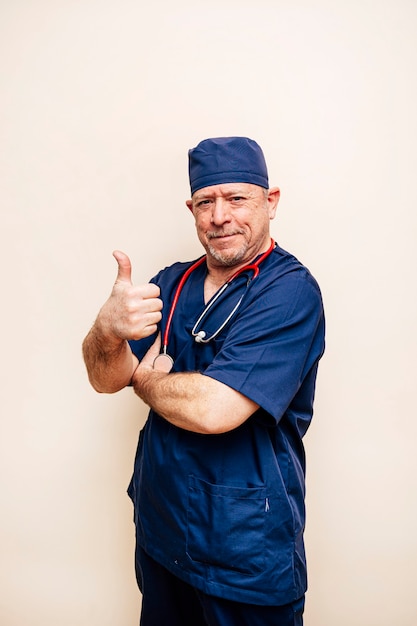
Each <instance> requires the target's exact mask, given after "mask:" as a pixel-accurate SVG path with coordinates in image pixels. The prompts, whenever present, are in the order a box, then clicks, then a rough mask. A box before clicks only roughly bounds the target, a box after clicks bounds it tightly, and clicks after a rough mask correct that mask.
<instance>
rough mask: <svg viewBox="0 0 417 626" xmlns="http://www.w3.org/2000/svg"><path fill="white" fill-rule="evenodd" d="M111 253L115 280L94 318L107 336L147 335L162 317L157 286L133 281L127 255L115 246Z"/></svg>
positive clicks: (154, 329) (140, 336) (131, 337)
mask: <svg viewBox="0 0 417 626" xmlns="http://www.w3.org/2000/svg"><path fill="white" fill-rule="evenodd" d="M113 256H114V258H115V259H116V261H117V265H118V271H117V277H116V282H115V283H114V286H113V290H112V292H111V295H110V297H109V299H108V300H107V302H106V303H105V304H104V305H103V307H102V309H101V310H100V313H99V316H98V320H97V321H98V322H99V324H100V326H101V329H102V331H103V332H104V334H105V335H108V336H113V337H117V338H119V339H127V340H129V339H143V337H149V336H150V335H152V334H153V333H155V332H156V330H157V324H158V322H159V321H160V320H161V317H162V314H161V309H162V300H161V299H160V298H159V295H160V290H159V287H158V286H157V285H154V284H153V283H147V284H145V285H139V286H135V285H133V283H132V265H131V263H130V259H129V257H128V256H127V255H126V254H125V253H124V252H120V251H119V250H115V251H114V252H113Z"/></svg>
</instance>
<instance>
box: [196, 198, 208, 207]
mask: <svg viewBox="0 0 417 626" xmlns="http://www.w3.org/2000/svg"><path fill="white" fill-rule="evenodd" d="M210 202H211V201H210V199H209V198H205V199H204V200H199V201H198V202H197V208H200V207H204V206H208V205H209V204H210Z"/></svg>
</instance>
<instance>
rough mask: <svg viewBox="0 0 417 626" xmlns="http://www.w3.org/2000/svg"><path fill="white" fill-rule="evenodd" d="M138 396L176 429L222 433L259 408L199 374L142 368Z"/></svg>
mask: <svg viewBox="0 0 417 626" xmlns="http://www.w3.org/2000/svg"><path fill="white" fill-rule="evenodd" d="M132 382H133V388H134V390H135V393H136V394H137V395H138V396H139V397H140V398H141V399H142V400H143V401H144V402H146V404H148V405H149V406H150V407H151V408H152V409H154V411H156V412H157V413H158V414H159V415H161V416H162V417H163V418H165V419H166V420H167V421H169V422H170V423H171V424H173V425H174V426H178V427H179V428H183V429H185V430H190V431H193V432H196V433H201V434H219V433H223V432H227V431H229V430H233V429H234V428H237V427H238V426H239V425H240V424H242V423H243V422H244V421H245V420H246V419H247V418H248V417H249V416H250V415H252V413H254V412H255V411H256V409H257V408H258V406H257V405H256V404H255V403H254V402H252V401H251V400H249V399H248V398H246V397H245V396H242V395H241V394H240V393H238V392H237V391H235V390H233V389H231V388H230V387H227V386H226V385H224V384H223V383H220V382H219V381H217V380H214V379H212V378H210V377H208V376H204V375H203V374H199V373H198V372H185V373H174V374H166V373H164V372H158V371H155V370H153V369H152V368H151V367H143V366H142V365H140V366H139V367H138V368H137V370H136V372H135V374H134V376H133V379H132Z"/></svg>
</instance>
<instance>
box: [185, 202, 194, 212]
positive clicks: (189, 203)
mask: <svg viewBox="0 0 417 626" xmlns="http://www.w3.org/2000/svg"><path fill="white" fill-rule="evenodd" d="M185 204H186V205H187V207H188V208H189V209H190V211H191V213H192V212H193V201H192V200H186V201H185Z"/></svg>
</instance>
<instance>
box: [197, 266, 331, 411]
mask: <svg viewBox="0 0 417 626" xmlns="http://www.w3.org/2000/svg"><path fill="white" fill-rule="evenodd" d="M323 350H324V313H323V306H322V300H321V294H320V290H319V288H318V285H317V283H316V281H315V280H314V278H313V277H312V276H311V275H310V274H309V272H308V270H306V269H305V268H300V269H298V270H296V271H292V272H289V273H287V274H285V275H284V276H281V277H280V278H279V279H278V280H276V281H275V282H271V283H270V284H269V285H268V286H267V287H265V288H264V289H262V290H261V291H260V292H259V294H257V295H256V298H253V299H252V301H251V302H250V303H249V305H248V306H246V307H245V309H244V310H243V311H241V313H240V314H239V316H238V317H237V319H236V320H235V322H234V323H233V325H232V327H231V329H230V331H229V333H228V335H227V337H226V339H225V341H224V343H223V345H222V346H221V349H220V350H219V352H218V353H217V355H216V357H215V358H214V360H213V362H212V363H211V364H210V365H209V366H208V367H207V368H206V369H205V371H204V372H203V373H204V374H205V375H206V376H210V377H211V378H214V379H216V380H218V381H220V382H222V383H224V384H226V385H228V386H229V387H231V388H233V389H235V390H236V391H239V392H240V393H242V394H243V395H245V396H246V397H248V398H250V399H251V400H253V401H254V402H256V403H257V404H258V405H259V406H260V407H261V408H262V409H264V411H266V412H267V413H269V414H270V415H271V416H272V417H273V418H274V419H275V421H278V420H279V419H280V418H281V416H282V415H283V414H284V413H285V411H286V410H287V408H288V406H289V405H290V403H291V401H292V400H293V398H294V397H295V396H296V394H297V392H298V391H299V390H300V388H301V386H302V384H303V381H304V380H305V379H306V377H307V376H308V375H309V373H310V372H311V370H312V369H313V368H314V367H315V366H316V365H317V362H318V360H319V359H320V357H321V355H322V353H323Z"/></svg>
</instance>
